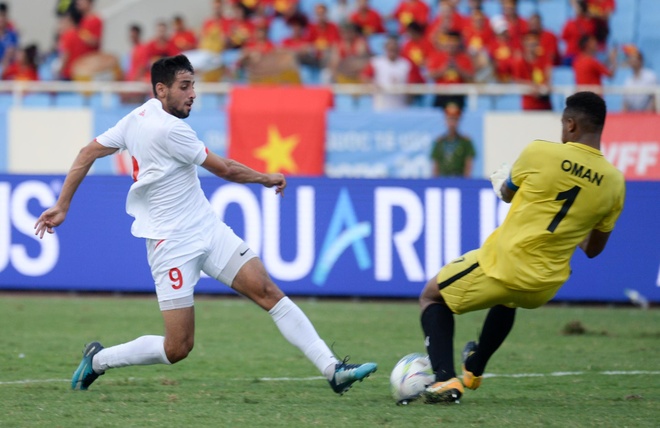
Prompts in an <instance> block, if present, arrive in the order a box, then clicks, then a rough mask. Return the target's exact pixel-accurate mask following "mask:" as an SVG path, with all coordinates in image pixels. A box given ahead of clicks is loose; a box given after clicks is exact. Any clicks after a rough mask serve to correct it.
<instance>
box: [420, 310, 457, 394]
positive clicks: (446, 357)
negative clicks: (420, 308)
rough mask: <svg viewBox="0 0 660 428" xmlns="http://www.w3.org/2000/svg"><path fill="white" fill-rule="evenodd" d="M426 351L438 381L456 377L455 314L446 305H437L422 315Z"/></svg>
mask: <svg viewBox="0 0 660 428" xmlns="http://www.w3.org/2000/svg"><path fill="white" fill-rule="evenodd" d="M422 329H423V330H424V335H425V343H426V351H427V352H428V353H429V358H430V359H431V367H432V368H433V373H435V378H436V381H438V382H441V381H445V380H448V379H451V378H453V377H456V371H455V370H454V314H453V313H452V312H451V310H450V309H449V308H448V307H447V306H446V305H445V304H444V303H435V304H432V305H431V306H429V307H427V308H426V309H425V310H424V312H423V313H422Z"/></svg>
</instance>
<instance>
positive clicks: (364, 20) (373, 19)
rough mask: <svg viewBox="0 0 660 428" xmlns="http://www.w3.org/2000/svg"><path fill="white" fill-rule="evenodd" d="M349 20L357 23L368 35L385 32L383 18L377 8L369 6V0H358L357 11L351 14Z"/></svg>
mask: <svg viewBox="0 0 660 428" xmlns="http://www.w3.org/2000/svg"><path fill="white" fill-rule="evenodd" d="M349 21H350V22H351V23H352V24H355V25H357V26H358V27H359V28H360V31H362V34H363V35H364V36H366V37H369V36H370V35H372V34H379V33H384V32H385V27H384V26H383V18H382V17H381V16H380V13H378V12H377V11H376V10H375V9H372V8H371V7H369V0H357V5H356V8H355V12H353V13H352V14H351V17H350V20H349Z"/></svg>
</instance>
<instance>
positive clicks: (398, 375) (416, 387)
mask: <svg viewBox="0 0 660 428" xmlns="http://www.w3.org/2000/svg"><path fill="white" fill-rule="evenodd" d="M433 382H435V375H434V374H433V369H431V360H429V356H428V355H426V354H420V353H414V354H408V355H406V356H405V357H403V358H401V359H400V360H399V362H398V363H396V365H395V366H394V370H392V374H391V375H390V390H391V391H392V397H394V399H395V400H396V403H397V404H408V402H410V401H412V400H414V399H416V398H418V397H419V396H420V395H422V393H423V392H424V390H425V389H426V387H427V386H429V385H431V384H432V383H433Z"/></svg>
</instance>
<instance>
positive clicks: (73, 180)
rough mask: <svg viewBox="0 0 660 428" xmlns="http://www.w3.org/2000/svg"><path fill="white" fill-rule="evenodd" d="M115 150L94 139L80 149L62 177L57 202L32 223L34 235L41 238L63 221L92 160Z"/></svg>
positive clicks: (92, 162)
mask: <svg viewBox="0 0 660 428" xmlns="http://www.w3.org/2000/svg"><path fill="white" fill-rule="evenodd" d="M116 151H117V149H114V148H108V147H105V146H102V145H101V144H99V143H97V142H96V140H94V141H92V142H91V143H89V144H88V145H86V146H85V147H83V148H82V149H81V150H80V152H79V153H78V156H76V159H75V160H74V161H73V165H72V166H71V169H70V170H69V173H68V174H67V175H66V178H65V179H64V184H63V185H62V191H61V192H60V196H59V197H58V198H57V202H56V203H55V205H54V206H53V207H51V208H49V209H47V210H46V211H44V212H43V213H42V214H41V215H40V216H39V218H38V219H37V222H36V223H35V225H34V228H35V235H37V236H39V238H40V239H41V238H43V237H44V233H45V232H48V233H53V232H54V230H53V228H54V227H57V226H59V225H60V224H62V223H63V222H64V219H65V218H66V214H67V212H68V211H69V206H70V205H71V200H72V199H73V195H74V194H75V193H76V190H78V186H79V185H80V183H81V182H82V181H83V179H84V178H85V176H86V175H87V173H88V172H89V169H90V168H91V167H92V165H93V164H94V161H96V159H98V158H102V157H105V156H108V155H110V154H113V153H115V152H116Z"/></svg>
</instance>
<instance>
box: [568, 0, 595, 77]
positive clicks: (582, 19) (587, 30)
mask: <svg viewBox="0 0 660 428" xmlns="http://www.w3.org/2000/svg"><path fill="white" fill-rule="evenodd" d="M595 35H596V22H595V21H594V19H593V18H592V17H590V16H589V15H588V14H587V6H586V3H581V2H578V3H576V9H575V18H573V19H569V20H568V21H566V24H564V28H563V30H562V32H561V38H562V39H563V40H564V42H566V51H565V52H564V62H565V63H567V64H570V63H571V61H572V59H573V58H574V57H575V56H576V55H577V54H579V53H580V39H582V37H584V36H595Z"/></svg>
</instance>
